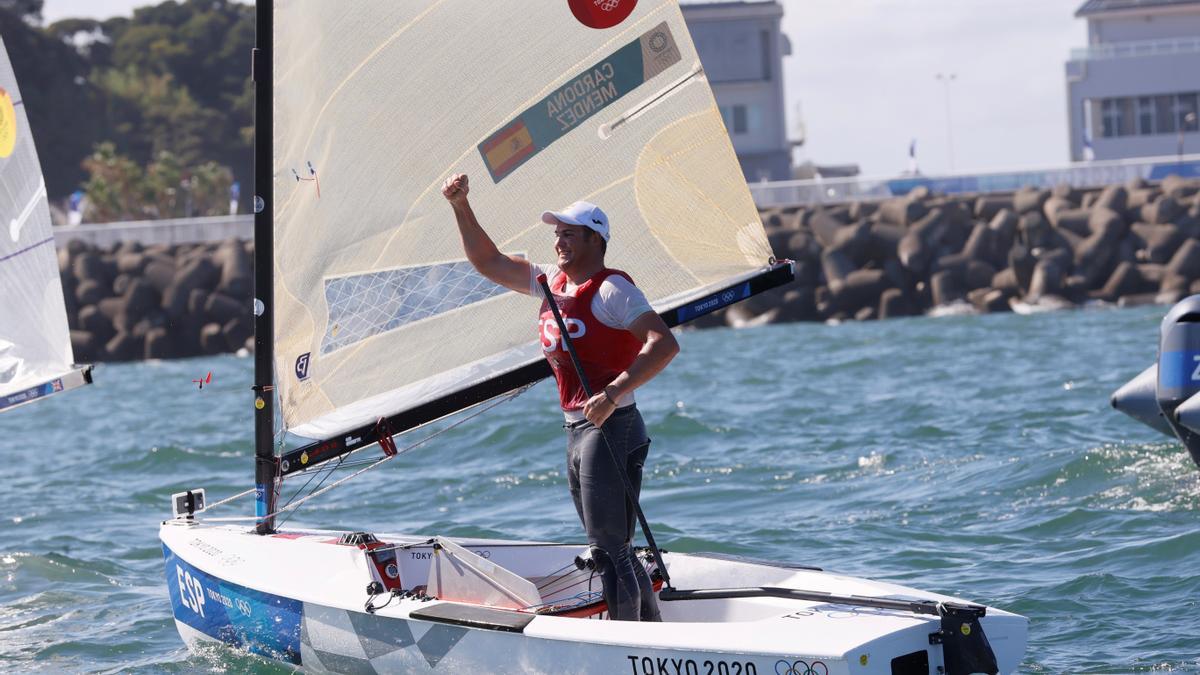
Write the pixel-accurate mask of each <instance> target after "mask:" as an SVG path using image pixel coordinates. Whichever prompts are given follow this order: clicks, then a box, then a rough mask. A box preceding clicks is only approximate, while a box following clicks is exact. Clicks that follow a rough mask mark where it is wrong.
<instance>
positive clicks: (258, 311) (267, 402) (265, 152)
mask: <svg viewBox="0 0 1200 675" xmlns="http://www.w3.org/2000/svg"><path fill="white" fill-rule="evenodd" d="M273 4H274V3H273V2H272V1H271V0H258V1H257V2H256V3H255V12H254V14H255V47H254V52H253V54H252V57H251V68H250V69H251V71H252V72H251V76H252V77H253V79H254V297H255V302H254V387H253V388H254V515H255V516H256V517H257V518H259V519H260V520H259V521H258V523H257V524H256V525H255V531H256V532H257V533H258V534H270V533H272V532H274V531H275V519H274V518H273V517H268V516H269V514H272V513H274V512H275V498H276V496H277V486H278V482H277V479H276V476H277V475H278V471H277V467H278V466H279V460H278V459H276V457H275V404H274V401H275V387H274V380H273V377H272V362H273V360H274V358H273V357H274V344H275V318H274V317H275V263H274V257H275V255H274V248H275V247H274V241H273V232H272V230H273V221H274V198H273V197H274V185H273V177H272V175H271V173H272V168H271V167H272V152H271V143H272V139H273V137H274V129H273V122H274V119H273V115H274V110H273V98H272V96H273V89H274V84H275V83H274V69H273V68H272V64H271V59H272V49H271V46H272V41H273V25H272V19H273V15H274V11H273V10H274V7H273Z"/></svg>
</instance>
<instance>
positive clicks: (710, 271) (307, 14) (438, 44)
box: [159, 0, 1026, 675]
mask: <svg viewBox="0 0 1200 675" xmlns="http://www.w3.org/2000/svg"><path fill="white" fill-rule="evenodd" d="M576 4H578V3H576ZM583 4H585V5H588V4H594V5H595V7H594V8H591V13H590V14H588V13H587V12H584V14H585V15H588V16H591V18H595V17H596V16H599V17H600V19H601V21H600V23H601V24H603V23H604V21H603V19H604V15H603V14H597V13H603V12H609V11H614V12H618V13H619V17H620V18H618V19H615V20H614V21H613V22H612V23H614V24H615V25H612V26H611V27H606V28H593V27H589V26H588V25H585V24H584V23H583V22H582V20H581V19H580V18H577V17H576V15H575V14H573V13H572V11H571V10H570V9H569V8H568V3H566V2H539V3H523V4H522V5H521V6H520V9H519V11H510V10H507V9H506V7H505V6H504V5H502V4H501V3H494V2H489V1H487V0H408V1H406V2H392V1H390V0H370V1H368V0H363V1H360V2H354V3H332V2H326V1H323V0H279V1H277V2H274V3H272V2H259V3H258V12H257V30H258V39H257V48H256V53H255V65H254V73H255V86H256V134H257V138H256V186H257V187H256V192H257V194H258V196H259V197H260V198H261V200H258V199H256V202H257V204H258V208H257V214H256V221H255V237H256V246H255V255H256V265H255V274H256V278H255V287H256V296H257V297H258V298H259V299H260V300H261V302H257V303H256V313H257V316H256V347H257V349H256V354H255V359H256V367H255V391H256V393H255V398H254V399H253V403H254V406H255V409H256V415H255V419H256V429H255V432H256V433H255V448H256V467H257V468H256V481H255V483H256V485H255V490H254V491H253V492H254V493H255V495H256V508H255V515H254V516H253V517H247V518H243V519H233V520H235V521H239V520H240V521H241V522H242V524H240V525H230V524H227V523H223V522H220V521H221V520H222V519H219V518H210V517H207V511H208V510H209V509H210V508H211V506H210V507H207V508H206V507H205V505H204V496H203V493H202V492H201V491H188V492H185V493H180V494H179V495H176V498H175V500H174V501H175V512H176V517H175V518H173V519H172V520H168V521H166V522H164V523H163V524H162V526H161V528H160V532H159V535H160V538H161V540H162V543H163V553H164V557H165V561H166V578H167V586H168V589H169V593H170V597H171V601H172V605H173V610H174V616H175V622H176V626H177V627H178V629H179V632H180V634H181V636H182V637H183V638H184V640H185V641H186V642H187V643H188V644H189V645H190V646H193V647H195V646H199V645H201V644H204V643H211V642H218V643H225V644H229V645H233V646H237V647H240V648H244V649H247V650H249V651H252V652H254V653H258V654H262V655H264V656H267V657H270V658H275V659H279V660H282V661H286V662H290V663H293V664H298V665H300V666H301V667H303V668H304V669H306V670H312V671H332V672H418V671H430V670H434V671H437V670H442V671H449V672H467V671H469V672H507V673H527V672H545V673H561V672H573V673H580V672H598V673H615V672H630V670H632V672H633V673H635V674H637V673H657V672H664V671H665V672H675V673H706V674H714V673H715V674H719V675H758V674H760V673H761V674H763V675H766V674H767V673H785V672H786V673H822V674H823V675H824V674H827V673H890V674H892V675H896V674H899V673H927V674H930V675H932V674H934V673H951V674H957V673H966V672H976V671H979V672H996V671H1001V672H1009V671H1012V670H1014V669H1016V668H1017V666H1018V664H1019V662H1020V659H1021V657H1022V654H1023V653H1024V648H1025V641H1026V620H1025V619H1024V618H1023V617H1020V616H1017V615H1014V614H1010V613H1007V612H1003V611H1001V610H997V609H993V608H988V607H984V606H981V605H976V604H971V603H968V602H966V601H963V600H959V599H955V598H951V597H947V596H943V595H937V594H932V593H925V592H922V591H917V590H915V589H911V588H906V587H901V586H896V585H893V584H885V583H878V582H872V581H868V580H864V579H856V578H851V577H846V576H843V575H839V574H834V573H829V572H824V571H821V570H818V569H814V568H803V567H797V566H790V565H780V564H774V563H761V562H751V561H745V560H733V559H728V558H722V557H717V556H708V555H702V554H687V553H675V552H670V553H668V552H662V553H661V558H658V553H659V552H658V551H651V552H650V553H649V554H647V555H644V556H643V557H644V558H645V564H647V566H648V567H651V568H653V576H655V577H656V578H657V579H658V581H659V582H660V583H661V584H662V588H661V591H660V594H659V598H660V606H661V611H662V616H663V622H662V623H628V622H616V621H586V620H584V619H585V618H589V617H592V618H594V617H598V616H603V613H604V610H605V607H604V605H603V602H602V600H600V599H599V598H598V597H596V596H597V595H598V593H589V592H588V591H589V586H591V588H592V589H596V590H598V589H599V582H598V581H597V580H593V579H592V573H591V571H590V570H589V568H588V566H587V564H586V561H585V560H581V559H578V558H577V557H578V556H579V555H580V554H581V553H583V552H584V551H585V549H586V547H585V546H583V545H570V544H545V543H536V542H520V541H500V540H482V539H456V540H454V541H450V540H447V539H445V538H442V537H438V536H436V533H431V534H432V535H434V536H430V535H421V536H417V535H406V534H383V533H379V534H373V533H364V532H329V531H311V530H303V529H289V530H287V531H280V530H277V529H276V516H277V515H279V514H281V513H285V512H287V511H290V510H291V509H293V508H295V507H296V506H299V504H300V503H301V502H302V501H303V500H304V499H308V498H309V497H312V496H316V494H319V492H323V491H324V490H326V489H328V488H329V487H333V486H336V485H337V484H338V482H334V483H330V484H329V485H327V486H326V487H324V488H322V489H321V490H320V491H318V492H315V493H312V494H310V495H307V496H305V497H302V498H300V499H297V500H296V501H293V502H291V503H288V504H279V503H277V496H278V495H279V494H280V484H281V482H283V481H286V480H289V479H292V478H295V477H297V476H303V477H305V478H310V477H312V476H313V475H315V474H321V475H325V473H324V472H326V471H328V472H332V471H333V470H334V469H336V468H337V467H338V466H339V465H340V464H341V462H342V460H343V459H345V458H346V457H348V456H349V454H350V453H352V452H356V451H359V450H362V449H364V448H371V447H374V446H375V444H377V443H378V444H379V447H380V448H381V449H382V451H383V456H382V457H381V458H380V459H379V460H378V462H377V463H376V464H373V465H372V466H377V465H378V464H381V463H383V462H386V461H388V460H389V459H390V458H391V457H394V456H396V453H397V448H396V445H395V442H394V441H393V440H392V438H393V436H394V435H396V434H399V433H401V432H404V431H406V430H409V429H413V428H416V427H419V426H422V425H424V424H426V423H428V422H430V421H433V420H437V419H440V418H442V417H444V416H446V415H449V414H452V413H455V412H458V411H461V410H465V409H467V408H469V407H471V406H473V405H476V404H478V403H481V402H484V401H488V400H491V399H495V398H497V397H501V396H503V395H505V394H508V393H510V392H512V391H513V390H515V389H520V388H522V387H524V386H525V385H528V384H530V383H532V382H534V381H537V380H538V379H541V378H544V377H546V376H548V375H549V368H548V366H547V365H546V363H545V361H544V359H543V357H542V356H541V354H540V344H538V342H537V341H536V340H535V339H534V330H535V325H536V316H537V309H538V303H539V302H540V301H538V300H534V299H531V298H529V297H527V296H524V295H520V294H516V293H512V292H507V291H506V290H505V289H502V288H500V287H498V286H496V285H494V284H492V283H490V282H488V281H486V280H485V279H483V278H482V277H480V276H479V275H478V274H476V273H475V271H474V270H473V269H472V268H471V266H470V264H469V263H468V262H467V261H466V260H464V259H463V253H462V250H461V246H460V243H459V241H458V234H457V231H456V229H455V227H454V224H453V216H452V215H451V213H450V211H449V209H448V208H447V206H446V204H445V202H444V200H443V199H442V197H441V195H440V192H439V187H440V185H441V183H442V181H443V180H444V179H445V177H446V176H447V175H449V174H450V173H452V172H459V171H461V172H464V173H467V174H469V175H471V176H473V177H477V179H476V180H473V181H472V183H473V185H472V190H471V197H472V203H473V205H474V207H475V210H476V212H477V213H479V214H481V216H483V217H484V218H485V220H486V227H487V229H488V231H489V233H490V234H491V236H492V238H493V239H495V240H496V242H497V243H498V244H499V246H500V248H501V249H502V250H504V251H506V252H509V253H516V254H522V255H526V256H530V257H533V258H534V259H536V256H537V255H538V253H539V252H541V251H548V250H549V246H550V234H549V232H548V230H547V228H546V226H545V225H543V224H541V223H540V222H539V220H538V216H539V214H540V213H541V211H542V210H543V208H544V207H545V206H546V205H565V204H569V203H571V202H573V201H575V200H578V199H585V200H589V201H593V202H596V203H601V204H603V205H604V208H605V210H606V211H607V212H608V214H609V216H610V218H611V221H612V223H613V227H614V230H615V231H617V232H619V233H620V234H619V236H616V237H614V238H613V241H612V248H611V250H610V251H609V252H608V254H609V259H610V260H612V261H615V262H616V263H617V264H619V266H620V267H621V268H622V269H624V270H627V271H628V272H629V273H630V274H631V275H632V276H633V277H634V278H635V279H637V280H638V285H639V287H640V288H642V289H643V291H644V292H645V294H646V296H647V298H648V299H649V300H650V301H651V303H652V304H653V306H654V307H655V309H656V311H658V312H659V313H660V314H661V315H662V316H663V318H664V319H665V320H666V322H667V323H668V324H669V325H672V326H674V325H679V324H681V323H684V322H687V321H690V320H692V319H694V318H696V317H698V316H702V315H703V314H705V313H708V312H711V311H715V310H717V309H720V308H722V307H726V306H728V305H730V304H732V303H734V302H737V301H738V300H742V299H745V298H747V297H749V296H751V295H753V294H755V293H758V292H761V291H763V290H767V289H769V288H773V287H776V286H778V285H780V284H782V283H786V282H787V281H788V280H790V279H791V276H792V272H791V267H790V265H789V264H787V263H783V264H781V263H777V262H776V261H775V260H774V259H773V257H772V255H771V250H770V247H769V245H768V243H767V240H766V236H765V233H764V231H763V228H762V225H761V223H760V222H759V218H758V214H757V211H756V210H755V207H754V203H753V201H752V200H751V198H750V194H749V191H748V189H747V187H746V183H745V180H744V178H743V176H742V173H741V170H740V168H739V167H738V163H737V160H736V157H735V155H734V153H733V149H732V146H731V144H730V141H729V138H728V135H727V134H726V131H725V129H724V126H723V124H722V122H721V117H720V113H719V111H718V109H717V106H716V103H715V101H714V100H713V97H712V92H711V90H710V89H709V87H708V85H707V82H706V80H705V78H704V73H703V70H702V69H701V67H700V62H699V59H698V57H697V55H696V51H695V48H694V46H693V45H692V44H691V41H690V39H689V35H688V31H687V27H686V25H685V24H684V21H683V17H682V14H681V13H680V10H679V7H678V5H677V3H676V2H675V1H674V0H642V2H639V3H637V5H636V7H632V5H633V3H632V2H622V1H621V0H606V2H604V3H586V2H585V3H583ZM614 16H618V15H614ZM592 23H594V22H592ZM489 179H490V180H489ZM276 400H278V403H279V405H280V408H281V417H282V420H283V426H284V429H276V428H275V426H274V406H275V402H276ZM277 431H279V432H283V431H287V432H291V433H295V434H298V435H302V436H304V437H306V438H312V439H316V440H314V441H312V442H310V443H307V444H306V445H303V446H301V447H298V448H295V449H292V450H290V451H287V452H283V453H282V454H276V453H275V451H274V447H275V440H276V439H275V433H276V432H277ZM363 470H365V469H363ZM304 474H307V475H306V476H304ZM353 475H354V474H352V475H350V476H347V477H344V478H341V479H339V481H344V480H346V479H348V478H352V477H353ZM323 481H324V479H322V481H320V482H316V484H318V485H319V484H321V482H323ZM565 498H566V495H565V494H564V499H565ZM213 506H215V505H213ZM226 520H229V519H226ZM656 558H657V559H658V560H661V562H662V568H659V566H658V565H656V564H655V561H656ZM663 568H665V569H663ZM668 572H669V575H668ZM985 635H986V637H985ZM989 641H990V645H989Z"/></svg>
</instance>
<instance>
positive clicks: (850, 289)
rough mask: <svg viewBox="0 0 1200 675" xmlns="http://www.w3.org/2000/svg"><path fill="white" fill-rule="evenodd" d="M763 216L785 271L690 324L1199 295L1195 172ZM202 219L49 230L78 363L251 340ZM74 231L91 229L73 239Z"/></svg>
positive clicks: (239, 259) (240, 220)
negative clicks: (767, 285)
mask: <svg viewBox="0 0 1200 675" xmlns="http://www.w3.org/2000/svg"><path fill="white" fill-rule="evenodd" d="M760 215H761V217H762V221H763V225H764V227H765V229H766V233H767V237H768V239H769V240H770V243H771V246H772V249H773V250H774V252H775V255H776V256H778V257H779V258H787V259H791V260H793V261H795V265H796V279H795V281H793V282H791V283H790V284H788V285H787V286H785V287H782V288H778V289H775V290H772V291H770V292H768V293H764V294H762V295H759V296H755V297H753V298H750V299H748V300H746V301H744V302H741V303H739V304H737V305H734V306H732V307H730V308H728V309H726V310H722V311H720V312H717V313H715V314H713V315H709V316H706V317H702V318H701V319H699V320H697V321H696V322H695V323H696V325H697V326H698V327H712V326H720V325H729V326H735V327H741V326H746V325H755V324H762V323H780V322H790V321H844V320H851V319H856V320H870V319H886V318H893V317H900V316H917V315H922V314H945V313H964V312H1007V311H1013V309H1014V308H1015V309H1017V310H1018V311H1040V310H1049V309H1060V308H1067V307H1073V306H1078V305H1081V304H1084V303H1089V302H1102V303H1112V304H1115V305H1118V306H1130V305H1139V304H1147V303H1158V304H1171V303H1174V302H1176V301H1177V300H1179V299H1180V298H1182V297H1184V296H1186V295H1189V294H1192V293H1198V292H1200V178H1180V177H1178V176H1168V177H1166V178H1164V179H1163V180H1162V181H1161V182H1157V183H1152V182H1148V181H1146V180H1145V179H1142V178H1134V179H1131V180H1129V181H1127V182H1126V183H1125V184H1122V185H1109V186H1106V187H1103V188H1093V189H1078V188H1074V187H1071V186H1069V185H1065V184H1064V185H1059V186H1056V187H1054V188H1052V189H1046V188H1034V187H1027V188H1022V189H1020V190H1017V191H1015V192H1007V193H990V194H971V193H962V194H950V195H946V194H938V193H935V192H933V191H931V190H930V189H929V188H928V186H925V185H918V186H916V187H915V188H914V189H913V190H912V191H910V192H909V193H908V194H907V195H905V196H903V197H892V198H889V199H884V200H862V201H851V202H847V203H840V204H816V205H803V206H784V207H773V208H768V209H764V210H761V211H760ZM205 220H208V221H213V222H205V223H191V224H188V223H182V224H168V225H167V226H165V227H158V228H155V227H153V226H152V224H134V225H133V226H129V225H128V224H124V225H121V226H104V227H103V228H88V227H86V226H84V227H80V228H74V229H67V228H64V229H61V230H57V231H56V233H55V235H56V238H58V237H62V238H63V239H64V240H65V241H60V242H59V269H60V272H61V275H62V280H63V289H64V294H65V296H66V303H67V315H68V322H69V324H70V327H71V329H72V332H71V337H72V344H73V346H74V348H75V357H76V360H78V361H80V362H92V361H120V360H132V359H142V358H179V357H186V356H197V355H205V354H217V353H222V352H228V351H236V350H238V349H240V348H252V346H253V345H252V342H253V341H252V338H251V336H252V333H253V321H252V312H251V307H252V291H253V277H252V269H251V262H252V259H253V250H254V244H253V242H251V241H247V240H246V239H245V238H242V237H245V236H248V235H249V233H250V231H251V230H252V219H251V218H250V217H248V216H239V217H233V218H226V219H205ZM218 221H220V222H218ZM105 228H107V229H105ZM85 232H87V233H90V234H91V236H90V239H91V240H90V241H86V240H84V239H82V238H78V237H74V236H72V234H76V235H82V234H83V233H85ZM230 233H233V234H230ZM239 235H240V236H239ZM208 237H211V239H208ZM196 238H200V239H201V240H200V241H194V239H196Z"/></svg>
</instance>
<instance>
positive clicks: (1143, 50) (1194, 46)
mask: <svg viewBox="0 0 1200 675" xmlns="http://www.w3.org/2000/svg"><path fill="white" fill-rule="evenodd" d="M1197 52H1200V37H1182V38H1162V39H1158V40H1134V41H1130V42H1106V43H1103V44H1097V45H1091V46H1089V47H1077V48H1075V49H1072V50H1071V60H1072V61H1097V60H1101V59H1127V58H1132V57H1137V56H1170V55H1172V54H1195V53H1197Z"/></svg>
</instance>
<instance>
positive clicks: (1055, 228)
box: [700, 176, 1200, 326]
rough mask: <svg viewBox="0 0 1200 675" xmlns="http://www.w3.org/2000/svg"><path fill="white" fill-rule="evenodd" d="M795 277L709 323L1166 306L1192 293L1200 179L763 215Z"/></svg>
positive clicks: (1198, 253)
mask: <svg viewBox="0 0 1200 675" xmlns="http://www.w3.org/2000/svg"><path fill="white" fill-rule="evenodd" d="M761 216H762V220H763V224H764V226H765V227H766V230H767V236H768V238H769V239H770V241H771V246H772V249H773V250H774V251H775V254H776V255H777V256H779V257H780V258H790V259H792V260H794V261H795V262H796V280H795V281H794V282H792V283H791V284H789V285H788V286H787V287H784V288H780V289H776V290H773V291H771V292H768V293H765V294H763V295H760V296H756V297H754V298H750V299H749V300H746V301H745V302H743V303H740V304H738V305H735V306H733V307H730V308H729V309H727V310H725V311H724V312H722V313H719V314H717V315H713V316H709V317H705V318H704V319H703V320H702V321H701V322H700V323H701V325H705V326H712V325H720V324H722V323H724V324H728V325H731V326H743V325H747V324H753V323H776V322H787V321H840V320H850V319H857V320H870V319H888V318H893V317H898V316H915V315H921V314H931V313H932V314H939V313H957V312H964V313H965V312H980V313H986V312H1007V311H1013V310H1014V309H1016V310H1018V311H1039V310H1047V309H1060V308H1068V307H1073V306H1078V305H1081V304H1084V303H1089V302H1104V303H1113V304H1116V305H1120V306H1131V305H1141V304H1150V303H1159V304H1170V303H1174V302H1176V301H1177V300H1178V299H1179V298H1181V297H1183V296H1186V295H1188V294H1190V293H1196V292H1200V179H1183V178H1179V177H1177V176H1169V177H1167V178H1165V179H1164V180H1162V181H1161V182H1160V183H1149V182H1147V181H1145V180H1142V179H1134V180H1131V181H1129V182H1128V183H1126V184H1124V185H1109V186H1107V187H1104V188H1097V189H1089V190H1080V189H1076V188H1074V187H1071V186H1069V185H1059V186H1057V187H1054V188H1053V189H1036V188H1024V189H1021V190H1017V191H1015V192H1012V193H1002V194H985V195H969V194H968V195H950V196H947V195H938V194H935V193H931V192H930V191H929V190H928V189H926V188H923V187H918V188H916V189H914V190H913V191H912V192H910V193H909V194H908V195H906V196H904V197H895V198H891V199H887V200H884V201H875V202H870V201H861V202H851V203H846V204H839V205H823V206H816V207H806V206H794V207H786V208H777V209H770V210H766V211H763V212H762V213H761Z"/></svg>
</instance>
